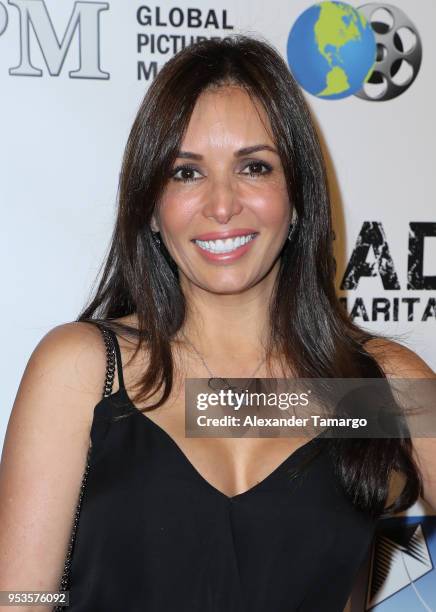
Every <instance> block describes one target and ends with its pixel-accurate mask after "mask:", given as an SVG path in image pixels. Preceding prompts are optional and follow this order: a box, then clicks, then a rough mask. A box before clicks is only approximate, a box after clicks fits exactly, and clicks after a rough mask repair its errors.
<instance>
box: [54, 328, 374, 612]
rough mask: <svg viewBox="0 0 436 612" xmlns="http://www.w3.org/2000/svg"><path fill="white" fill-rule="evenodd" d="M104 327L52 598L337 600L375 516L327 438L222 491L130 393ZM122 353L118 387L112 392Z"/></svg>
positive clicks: (98, 607)
mask: <svg viewBox="0 0 436 612" xmlns="http://www.w3.org/2000/svg"><path fill="white" fill-rule="evenodd" d="M100 329H101V330H102V333H103V337H104V339H105V342H106V348H107V354H108V370H107V377H106V383H105V393H104V397H103V398H102V400H101V401H100V402H99V403H98V404H97V405H96V406H95V409H94V417H93V422H92V428H91V434H90V435H91V441H92V448H91V449H90V453H89V455H88V464H87V469H86V470H85V474H84V479H83V481H82V489H81V495H80V498H79V502H78V506H77V511H76V521H75V525H74V528H73V535H72V539H71V543H70V549H69V552H68V554H67V560H66V564H65V570H64V576H63V581H62V586H61V588H63V589H64V590H69V594H70V605H69V607H68V608H54V609H55V610H57V609H59V610H61V609H63V610H68V611H69V612H176V611H177V612H270V611H271V612H293V611H297V610H298V611H300V612H321V611H322V612H342V611H343V609H344V607H345V605H346V602H347V599H348V597H349V595H350V593H351V590H352V587H353V581H354V579H355V577H356V575H357V573H358V571H359V569H360V567H361V565H362V562H363V561H364V559H365V557H366V554H367V552H368V550H369V547H370V545H371V542H372V539H373V536H374V532H375V528H376V520H375V519H373V518H371V517H370V516H368V515H366V514H364V513H362V512H361V511H359V510H358V509H356V508H355V507H354V506H353V505H352V503H351V501H350V500H349V499H348V498H347V497H346V496H345V494H344V492H343V490H342V488H341V487H340V485H339V483H338V480H337V477H335V474H334V471H333V465H332V459H331V457H330V455H329V453H328V444H329V440H328V439H323V438H322V436H317V437H316V438H313V439H312V440H310V441H309V442H308V443H306V444H304V445H303V446H301V447H299V448H298V449H297V450H296V451H294V452H293V453H292V454H291V455H290V456H288V457H287V458H286V459H285V460H284V461H283V462H282V463H281V464H280V465H279V466H278V467H277V468H276V469H275V470H274V471H273V472H272V473H270V475H269V476H267V477H266V478H265V479H264V480H262V481H261V482H259V483H258V484H256V485H254V486H253V487H251V488H250V489H249V490H248V491H245V492H243V493H240V494H238V495H235V496H233V497H227V496H226V495H225V494H224V493H222V492H221V491H219V490H218V489H216V488H215V487H214V486H213V485H211V484H210V483H209V482H208V481H207V480H206V479H205V478H203V477H202V476H201V475H200V473H199V472H198V471H197V470H196V468H195V467H194V466H193V465H192V463H191V462H190V461H189V459H188V458H187V457H186V455H185V454H184V453H183V452H182V450H181V449H180V447H179V446H178V445H177V443H176V442H175V441H174V440H173V439H172V438H171V437H170V435H169V434H167V433H166V432H165V430H164V429H163V428H161V427H160V426H159V425H157V424H156V423H155V422H154V421H152V420H151V419H150V418H149V417H147V415H146V414H144V413H141V412H140V411H139V410H138V409H137V408H136V407H135V406H134V405H133V404H132V402H131V400H130V399H129V396H128V395H127V393H126V390H125V387H124V381H123V370H122V363H121V353H120V348H119V344H118V341H117V338H116V335H115V333H114V332H113V331H112V330H109V329H108V328H102V327H100ZM115 357H116V365H117V372H118V380H119V390H118V391H117V392H116V393H113V394H111V390H112V381H113V376H114V363H115ZM111 359H112V360H113V361H112V363H113V365H112V368H111ZM126 414H128V415H129V416H127V417H124V418H120V419H116V418H115V419H113V417H119V416H121V415H126ZM330 442H331V440H330ZM297 465H299V466H301V467H300V470H301V471H300V472H299V474H298V476H297V477H296V478H291V475H292V470H293V468H295V467H296V466H297ZM85 484H86V486H85Z"/></svg>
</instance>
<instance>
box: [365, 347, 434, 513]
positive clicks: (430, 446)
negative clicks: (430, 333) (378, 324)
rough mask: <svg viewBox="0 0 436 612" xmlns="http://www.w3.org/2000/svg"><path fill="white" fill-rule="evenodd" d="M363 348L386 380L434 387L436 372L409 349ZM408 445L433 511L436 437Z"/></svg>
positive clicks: (424, 494)
mask: <svg viewBox="0 0 436 612" xmlns="http://www.w3.org/2000/svg"><path fill="white" fill-rule="evenodd" d="M365 348H366V349H367V350H368V352H370V353H371V354H372V355H373V356H374V357H375V358H376V359H377V361H378V363H379V364H380V365H381V367H382V368H383V370H384V371H385V373H386V376H387V378H404V379H406V378H428V379H432V380H434V381H435V388H436V373H435V372H433V370H432V369H431V368H430V367H429V366H428V364H427V363H426V362H425V361H424V360H423V359H421V357H419V356H418V355H417V354H416V353H415V352H414V351H412V350H410V349H409V348H407V347H405V346H403V345H401V344H398V343H397V342H391V341H385V340H370V341H369V342H367V343H366V344H365ZM434 410H436V404H435V406H434ZM412 444H413V455H414V458H415V460H416V462H417V464H418V467H419V469H420V470H421V474H422V478H423V485H424V493H423V496H422V497H423V499H424V501H426V502H427V503H428V504H429V505H430V506H431V507H432V508H433V510H435V511H436V437H428V438H412Z"/></svg>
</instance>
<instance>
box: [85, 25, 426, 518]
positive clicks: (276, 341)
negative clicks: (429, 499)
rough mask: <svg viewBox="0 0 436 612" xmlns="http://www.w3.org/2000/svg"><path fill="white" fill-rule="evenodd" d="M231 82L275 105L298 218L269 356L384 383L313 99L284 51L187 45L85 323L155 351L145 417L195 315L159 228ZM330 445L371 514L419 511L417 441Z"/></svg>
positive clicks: (125, 190) (153, 109)
mask: <svg viewBox="0 0 436 612" xmlns="http://www.w3.org/2000/svg"><path fill="white" fill-rule="evenodd" d="M226 84H237V85H239V86H240V87H243V88H244V89H245V91H246V92H247V93H248V94H249V95H250V96H251V97H252V99H256V100H258V101H260V102H261V103H262V105H263V107H264V108H265V110H266V112H267V115H268V117H269V120H270V124H271V127H272V131H273V136H274V139H275V142H276V146H277V149H278V152H279V155H280V158H281V162H282V165H283V168H284V172H285V176H286V181H287V186H288V193H289V197H290V199H291V200H292V203H293V206H294V207H295V209H296V212H297V215H298V218H297V222H296V226H295V229H294V232H293V235H292V239H291V240H290V241H289V240H287V241H286V244H285V246H284V248H283V250H282V252H281V255H280V269H279V273H278V277H277V282H276V285H275V289H274V292H273V295H272V298H271V302H270V338H269V345H268V347H267V348H268V352H267V354H268V355H270V354H271V353H272V351H273V350H274V351H275V352H278V354H280V355H281V356H282V359H283V361H284V363H286V364H288V365H289V366H290V367H291V368H292V371H293V372H295V373H296V375H297V376H298V377H304V378H360V377H366V378H386V376H385V373H384V371H383V369H382V368H381V366H380V365H379V364H378V363H377V361H376V359H375V358H374V357H373V356H372V355H370V354H369V352H368V351H367V350H365V348H364V344H365V343H366V342H367V341H369V340H371V339H374V338H380V337H381V336H380V334H378V335H375V334H371V333H370V332H368V331H364V330H362V329H360V328H359V327H358V326H357V325H355V324H354V323H353V322H352V321H351V319H350V317H349V315H348V314H347V313H346V311H345V309H344V307H343V306H342V305H341V303H340V302H339V300H338V297H337V295H336V291H335V286H334V276H335V261H334V256H333V241H332V239H333V236H332V221H331V208H330V201H329V193H328V184H327V177H326V169H325V163H324V159H323V155H322V151H321V147H320V142H319V139H318V136H317V133H316V130H315V127H314V123H313V120H312V118H311V115H310V112H309V109H308V107H307V105H306V102H305V100H304V97H303V95H302V93H301V91H300V89H299V87H298V85H297V84H296V82H295V80H294V78H293V77H292V75H291V73H290V72H289V69H288V67H287V65H286V63H285V62H284V60H283V58H282V57H281V55H280V54H279V53H278V52H277V51H276V50H275V49H274V47H272V46H271V45H270V44H268V43H267V42H265V41H263V40H259V39H255V38H252V37H247V36H242V35H236V36H232V37H231V38H226V39H223V40H220V41H216V40H205V41H201V42H199V43H195V44H192V45H190V46H188V47H186V48H185V49H184V50H182V51H180V52H179V53H177V55H175V56H174V57H173V58H172V59H170V60H169V61H168V62H167V63H166V64H165V65H164V66H163V68H162V69H161V71H160V72H159V74H158V75H157V77H156V78H155V80H154V81H153V82H152V83H151V85H150V87H149V89H148V91H147V93H146V95H145V97H144V100H143V101H142V103H141V105H140V108H139V110H138V113H137V116H136V119H135V121H134V123H133V126H132V129H131V132H130V135H129V138H128V142H127V145H126V149H125V153H124V158H123V163H122V170H121V176H120V184H119V207H118V215H117V219H116V224H115V228H114V232H113V236H112V241H111V244H110V249H109V251H108V255H107V258H106V261H105V264H104V269H103V273H102V276H101V279H100V281H99V284H98V287H97V290H96V291H95V293H94V296H93V297H92V298H91V299H90V303H89V305H88V306H87V307H86V308H85V309H84V310H83V311H82V313H81V314H80V316H79V317H78V319H77V321H89V322H96V321H100V322H104V323H105V324H106V326H109V327H110V326H112V328H113V329H114V331H118V332H120V333H126V334H127V335H130V336H134V337H135V338H136V339H137V343H136V350H135V353H134V355H133V357H134V356H135V355H136V354H137V352H138V351H139V350H140V347H141V346H142V345H143V344H144V343H145V344H146V346H147V350H148V351H149V354H150V360H149V366H148V369H147V370H146V371H145V373H144V376H143V378H142V379H141V380H140V381H139V383H138V385H137V388H138V389H139V391H138V393H137V394H136V396H135V398H134V401H137V400H138V399H140V400H142V399H144V398H147V397H150V396H151V395H152V394H153V393H154V392H155V391H156V390H159V389H161V388H163V393H162V396H161V398H160V400H159V401H158V402H156V403H155V404H153V405H151V406H148V407H147V410H151V409H154V408H157V407H158V406H160V405H162V404H163V403H164V402H165V401H166V400H167V398H168V396H169V394H170V392H171V389H172V386H173V382H174V364H173V355H172V349H171V340H172V338H173V337H174V335H175V334H176V333H177V331H178V330H179V329H180V328H181V327H182V325H183V323H184V320H185V311H186V308H185V306H186V304H185V298H184V295H183V293H182V291H181V288H180V285H179V278H178V270H177V266H176V265H175V262H174V260H173V259H172V257H171V256H170V254H169V253H168V251H167V249H166V248H165V245H164V244H163V243H162V244H161V246H158V245H157V244H156V241H155V240H154V238H153V236H152V232H151V228H150V220H151V217H152V214H153V211H154V209H155V207H156V206H157V205H158V202H159V198H160V196H161V193H162V191H163V189H164V186H165V184H166V182H167V180H168V177H169V174H170V171H171V168H172V165H173V163H174V161H175V159H176V155H177V151H178V150H179V148H180V145H181V141H182V138H183V134H184V132H185V129H186V127H187V125H188V122H189V119H190V116H191V113H192V111H193V108H194V105H195V103H196V101H197V98H198V97H199V95H200V94H201V93H202V92H204V91H205V90H206V89H208V88H212V87H219V86H223V85H226ZM132 313H136V315H137V321H138V327H137V328H133V327H131V326H128V325H122V324H120V323H115V322H114V321H112V320H113V319H116V318H120V317H123V316H126V315H130V314H132ZM384 338H386V336H384ZM133 357H132V358H133ZM144 410H145V409H144ZM328 442H329V443H330V446H331V452H332V453H333V455H334V458H335V465H336V470H337V473H338V475H339V477H340V479H341V481H342V483H343V485H344V488H345V490H346V492H347V493H348V495H349V496H350V498H351V499H352V500H353V503H354V504H355V505H356V506H358V507H359V508H361V509H362V510H365V511H368V512H370V513H372V514H373V515H374V516H377V517H382V516H388V515H389V514H392V513H394V512H398V511H400V510H404V509H406V508H408V507H410V506H411V505H412V504H413V503H414V502H415V501H416V500H417V498H418V497H419V495H420V493H421V486H422V484H421V477H420V473H419V470H418V469H417V466H416V464H415V462H414V460H413V457H412V447H411V441H410V438H407V437H405V438H390V439H337V440H329V441H328ZM393 470H396V471H399V472H402V473H403V474H405V476H406V484H405V486H404V488H403V490H402V492H401V493H400V494H399V495H398V496H397V498H396V499H395V501H394V503H393V504H391V505H390V506H389V508H388V509H387V510H386V512H383V509H384V505H385V502H386V500H387V496H388V485H389V476H390V475H391V474H392V471H393Z"/></svg>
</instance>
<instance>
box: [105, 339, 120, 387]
mask: <svg viewBox="0 0 436 612" xmlns="http://www.w3.org/2000/svg"><path fill="white" fill-rule="evenodd" d="M106 331H107V332H108V333H109V335H110V337H111V339H112V346H113V348H114V350H115V356H116V360H117V373H118V386H119V388H120V389H124V376H123V362H122V360H121V350H120V345H119V342H118V338H117V335H116V333H115V332H114V331H113V330H112V329H108V328H106Z"/></svg>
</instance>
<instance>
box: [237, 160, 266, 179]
mask: <svg viewBox="0 0 436 612" xmlns="http://www.w3.org/2000/svg"><path fill="white" fill-rule="evenodd" d="M245 168H249V171H248V172H241V174H248V175H249V176H252V177H258V176H262V175H264V174H269V173H270V172H271V170H272V167H271V166H270V165H269V164H267V163H266V162H262V161H259V160H255V161H251V162H249V163H248V164H247V165H246V166H245ZM262 168H265V170H264V171H262Z"/></svg>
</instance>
